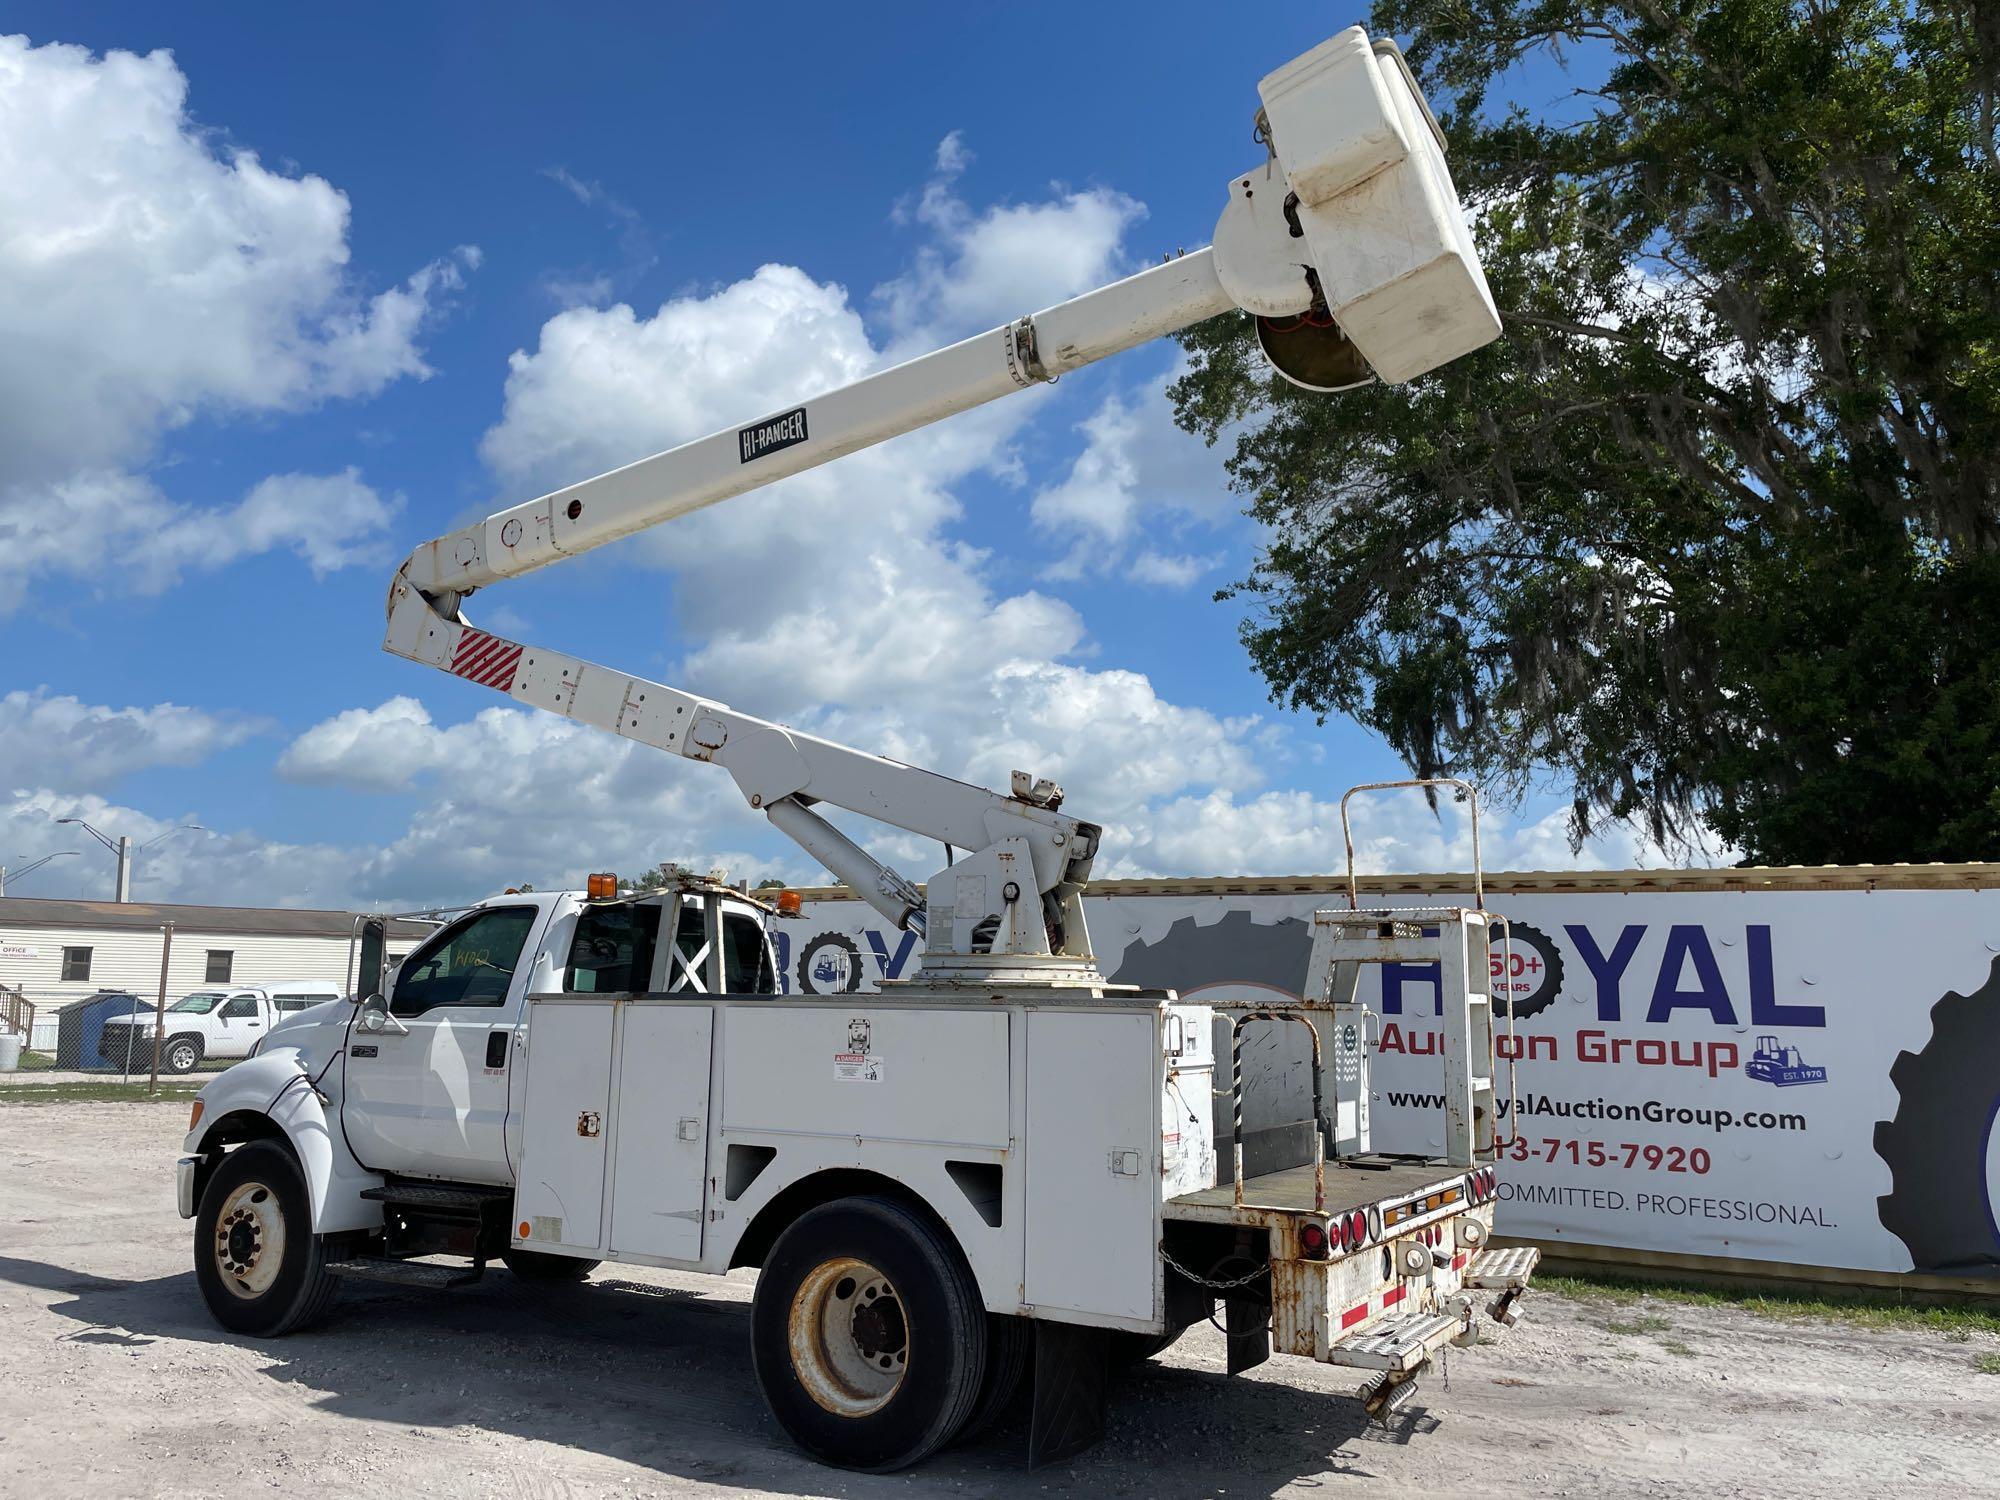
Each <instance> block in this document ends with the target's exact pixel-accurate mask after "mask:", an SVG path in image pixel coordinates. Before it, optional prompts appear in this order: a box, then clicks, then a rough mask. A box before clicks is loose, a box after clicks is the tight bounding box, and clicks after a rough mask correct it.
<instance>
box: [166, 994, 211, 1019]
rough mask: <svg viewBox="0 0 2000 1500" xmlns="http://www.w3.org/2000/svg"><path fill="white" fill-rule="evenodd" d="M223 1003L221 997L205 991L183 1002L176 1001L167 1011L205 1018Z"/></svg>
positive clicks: (190, 996)
mask: <svg viewBox="0 0 2000 1500" xmlns="http://www.w3.org/2000/svg"><path fill="white" fill-rule="evenodd" d="M221 1003H222V996H221V995H219V994H217V993H215V992H214V991H212V990H203V991H201V992H200V993H199V994H194V995H189V996H188V997H187V998H185V999H183V1000H176V1001H175V1002H174V1003H173V1004H172V1005H169V1006H168V1007H167V1009H168V1010H170V1011H179V1012H181V1013H182V1014H184V1015H190V1016H205V1015H207V1014H208V1013H209V1012H210V1011H212V1010H214V1009H215V1007H216V1006H218V1005H220V1004H221Z"/></svg>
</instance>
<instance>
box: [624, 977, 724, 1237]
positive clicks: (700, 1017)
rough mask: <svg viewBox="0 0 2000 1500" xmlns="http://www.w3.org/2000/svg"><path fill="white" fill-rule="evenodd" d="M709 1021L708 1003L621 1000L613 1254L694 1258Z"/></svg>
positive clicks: (703, 1160)
mask: <svg viewBox="0 0 2000 1500" xmlns="http://www.w3.org/2000/svg"><path fill="white" fill-rule="evenodd" d="M714 1021H715V1012H714V1011H713V1010H711V1009H710V1008H709V1007H707V1006H706V1005H661V1004H648V1003H647V1002H645V1001H643V1000H641V1001H633V1002H631V1003H629V1004H628V1005H626V1007H625V1024H624V1027H623V1029H622V1031H621V1033H620V1037H619V1042H618V1121H617V1144H616V1145H615V1146H613V1147H612V1151H613V1161H612V1174H611V1248H612V1249H613V1250H615V1251H617V1252H618V1253H619V1254H620V1255H652V1256H659V1257H661V1258H663V1259H667V1260H699V1259H701V1228H702V1211H703V1200H702V1186H703V1179H704V1177H705V1175H706V1172H707V1152H708V1064H709V1039H710V1037H711V1036H712V1034H713V1031H714Z"/></svg>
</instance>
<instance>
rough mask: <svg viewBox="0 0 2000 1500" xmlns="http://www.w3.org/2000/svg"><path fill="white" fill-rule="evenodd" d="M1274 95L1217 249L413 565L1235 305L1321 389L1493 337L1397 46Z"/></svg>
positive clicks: (1438, 150) (978, 390)
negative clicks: (1260, 144) (1263, 155)
mask: <svg viewBox="0 0 2000 1500" xmlns="http://www.w3.org/2000/svg"><path fill="white" fill-rule="evenodd" d="M1258 87H1259V92H1260V93H1261V95H1262V97H1263V100H1264V109H1263V110H1262V111H1261V112H1260V113H1259V115H1258V128H1259V131H1260V133H1261V134H1262V136H1263V138H1264V140H1265V141H1266V142H1267V144H1268V147H1269V151H1270V155H1269V157H1268V158H1267V160H1265V161H1264V162H1263V163H1262V164H1260V165H1259V166H1258V167H1256V168H1254V169H1253V170H1251V171H1249V172H1246V173H1243V174H1242V175H1241V176H1239V177H1237V178H1234V179H1232V180H1231V181H1230V183H1229V187H1228V201H1227V204H1226V206H1225V208H1224V210H1223V213H1222V217H1221V219H1220V220H1219V221H1218V223H1217V225H1216V233H1215V245H1214V247H1213V248H1212V249H1208V250H1202V251H1198V252H1196V253H1195V254H1192V255H1186V256H1181V257H1179V258H1178V259H1175V260H1170V261H1168V262H1166V263H1165V264H1163V265H1158V266H1154V267H1151V268H1150V269H1148V270H1145V271H1141V272H1140V273H1139V274H1138V275H1136V276H1130V277H1127V278H1126V279H1125V280H1123V281H1119V282H1114V283H1113V284H1112V285H1110V286H1107V287H1103V288H1100V289H1099V290H1097V291H1094V292H1087V293H1085V294H1084V295H1082V296H1080V297H1075V298H1072V299H1071V300H1070V301H1067V302H1062V303H1058V304H1057V305H1055V306H1054V307H1048V308H1044V309H1043V310H1042V311H1040V312H1037V313H1032V314H1029V315H1026V316H1023V317H1020V318H1017V319H1015V320H1014V321H1013V322H1010V323H1004V324H1002V325H1000V326H999V327H997V328H992V329H988V330H987V331H986V332H985V333H982V334H977V335H975V336H974V337H972V338H969V339H965V340H963V341H962V342H960V343H956V344H953V345H951V346H949V347H948V348H944V349H940V350H937V351H936V352H935V353H931V354H926V355H923V356H921V357H919V358H917V359H913V360H910V361H908V362H907V363H905V364H901V365H897V366H895V367H894V368H892V369H888V370H883V371H881V372H879V373H877V374H874V375H870V376H867V377H865V378H864V379H861V380H858V381H855V382H854V383H853V384H851V385H846V386H843V387H841V388H839V389H838V390H833V391H828V392H826V393H824V394H822V395H819V396H815V397H812V398H809V399H807V400H804V401H801V402H800V403H799V404H797V405H794V406H791V407H787V408H782V409H779V410H775V411H771V412H767V413H765V414H764V415H761V416H755V417H753V418H752V419H751V420H750V421H748V422H746V424H745V425H743V426H741V427H729V428H724V429H723V430H721V431H720V432H713V433H710V434H709V435H708V436H707V437H702V438H696V439H695V440H694V441H693V442H689V443H683V444H682V445H681V446H679V447H678V448H671V449H668V450H667V451H666V452H664V453H659V454H655V455H654V456H653V457H651V458H644V459H640V460H639V461H638V462H637V463H633V464H628V465H626V466H625V467H624V468H622V469H614V470H612V471H611V472H610V473H608V474H600V475H598V476H597V477H596V478H594V479H587V480H584V481H583V482H582V483H580V484H574V485H566V486H564V487H563V488H562V489H559V490H555V491H552V492H551V493H549V494H546V495H542V496H540V497H538V498H537V499H534V500H529V501H526V502H525V503H523V504H520V505H516V506H512V507H510V508H508V509H506V510H503V511H499V512H496V513H495V514H493V515H491V516H488V517H487V518H486V519H485V520H483V521H479V522H476V523H474V524H473V525H470V526H467V527H465V528H463V529H462V530H459V531H455V532H452V533H451V534H450V535H448V536H442V537H439V538H437V539H436V540H434V541H430V542H426V543H425V544H424V545H423V546H421V547H419V548H418V549H417V550H416V551H415V552H413V553H412V554H411V555H410V557H409V559H408V560H407V561H406V562H405V563H404V564H403V567H402V569H401V570H400V571H401V576H402V577H403V578H404V579H406V580H407V581H408V582H410V583H411V584H414V585H415V586H416V587H417V588H419V589H421V590H422V591H423V592H424V593H425V594H427V595H429V596H430V597H431V598H433V599H435V600H438V601H439V602H440V603H441V604H446V605H448V604H449V602H450V600H451V599H453V598H456V597H461V596H463V595H465V594H469V593H471V592H472V591H473V590H475V589H479V588H483V587H485V586H486V585H487V584H489V583H494V582H497V581H498V580H500V579H502V578H512V577H514V576H516V575H517V574H521V573H526V572H530V571H532V570H533V569H535V568H540V567H545V566H546V565H548V564H549V563H552V562H555V561H557V560H558V559H560V558H564V557H574V556H575V555H576V554H578V553H580V552H587V551H589V550H590V549H591V548H593V547H600V546H602V545H604V543H606V542H611V541H616V540H617V539H618V538H620V537H625V536H630V535H631V534H632V533H634V532H636V531H642V530H644V529H646V528H647V527H649V526H657V525H658V524H660V523H661V522H662V521H670V520H672V519H674V518H675V517H676V516H684V515H687V514H688V513H689V512H690V511H696V510H700V509H701V508H702V507H704V506H708V505H713V504H715V503H716V502H717V501H720V500H727V499H730V498H731V497H733V496H736V495H741V494H745V493H747V492H748V491H751V490H754V489H758V488H760V487H762V486H764V485H767V484H771V483H773V482H774V481H776V480H779V479H783V478H786V477H787V476H789V475H792V474H797V473H799V472H801V471H802V470H805V469H810V468H814V467H816V466H818V465H820V464H823V463H826V462H828V461H829V460H832V459H835V458H839V457H840V456H842V455H843V454H847V453H853V452H856V451H858V450H859V449H862V448H868V447H872V446H874V445H875V444H877V443H882V442H886V441H887V440H888V439H890V438H893V437H897V436H899V435H901V434H902V433H905V432H910V431H913V430H915V429H916V428H919V427H925V426H928V425H930V424H931V423H933V422H937V421H941V420H942V419H944V418H945V417H949V416H952V415H955V414H956V413H958V412H962V411H969V410H971V409H972V408H973V407H975V406H982V405H984V404H985V403H986V402H988V401H993V400H997V399H998V398H999V397H1001V396H1006V395H1011V394H1012V393H1013V392H1015V391H1019V390H1025V389H1026V388H1028V387H1029V386H1032V385H1036V384H1039V383H1042V382H1045V381H1051V380H1054V379H1056V378H1057V377H1058V376H1060V375H1062V374H1063V373H1065V372H1066V371H1069V370H1074V369H1078V368H1080V367H1082V366H1084V365H1087V364H1091V363H1093V362H1095V361H1097V360H1100V359H1104V358H1107V357H1109V356H1110V355H1113V354H1118V353H1120V352H1122V351H1124V350H1126V349H1131V348H1134V347H1136V346H1137V345H1139V344H1144V343H1148V342H1150V341H1151V340H1153V339H1156V338H1160V337H1163V336H1165V335H1167V334H1171V333H1176V332H1178V331H1179V330H1181V329H1183V328H1187V327H1190V326H1191V325H1193V324H1195V323H1199V322H1202V321H1203V320H1204V319H1207V318H1211V317H1214V316H1215V315H1216V314H1218V313H1223V312H1228V311H1230V310H1231V309H1233V308H1242V309H1244V310H1245V311H1248V312H1251V313H1254V314H1256V315H1257V317H1258V319H1259V323H1260V335H1261V338H1262V341H1263V344H1264V348H1265V352H1266V353H1267V354H1268V355H1269V356H1270V357H1271V359H1272V362H1273V363H1274V364H1275V365H1276V366H1277V368H1278V370H1279V372H1280V373H1281V374H1283V375H1285V377H1286V378H1287V379H1290V380H1293V381H1294V382H1295V383H1298V384H1302V385H1306V386H1308V387H1310V388H1312V389H1319V390H1332V389H1339V388H1341V387H1343V386H1347V385H1353V384H1357V383H1360V382H1363V381H1366V380H1368V379H1370V378H1373V376H1379V377H1380V378H1382V379H1385V380H1408V379H1411V378H1412V377H1414V376H1416V375H1420V374H1423V373H1424V372H1425V371H1427V370H1431V369H1434V368H1435V367H1436V366H1438V365H1441V364H1444V363H1445V362H1447V361H1448V360H1452V359H1455V358H1457V357H1458V356H1459V355H1461V354H1464V353H1466V352H1467V351H1468V350H1471V349H1476V348H1478V347H1479V346H1480V345H1481V344H1484V343H1487V342H1488V341H1490V340H1491V339H1493V338H1494V337H1496V336H1497V335H1498V334H1499V331H1500V320H1499V316H1498V314H1497V313H1496V312H1495V311H1494V308H1493V301H1492V298H1491V297H1490V296H1489V295H1488V293H1487V290H1486V280H1485V277H1484V275H1483V274H1482V273H1481V271H1480V267H1479V259H1478V256H1477V255H1476V254H1475V252H1474V250H1473V247H1472V242H1471V237H1470V235H1469V234H1468V233H1467V230H1466V226H1465V221H1464V218H1463V216H1462V215H1461V214H1460V212H1459V207H1458V198H1457V194H1456V192H1455V190H1454V189H1453V187H1452V184H1451V176H1450V173H1449V172H1448V171H1447V170H1446V168H1445V163H1444V151H1443V140H1442V137H1441V136H1440V135H1439V134H1438V131H1437V125H1436V122H1435V121H1434V120H1433V119H1432V118H1431V114H1430V110H1429V107H1428V106H1427V105H1426V104H1425V103H1424V100H1423V96H1422V94H1420V93H1419V92H1418V91H1417V87H1416V83H1415V81H1414V80H1413V79H1412V78H1411V77H1410V74H1409V69H1408V68H1407V67H1406V66H1404V64H1403V60H1402V55H1401V54H1400V53H1399V52H1397V51H1396V49H1395V46H1394V44H1392V43H1379V42H1378V43H1374V44H1371V43H1370V42H1369V40H1368V37H1367V35H1366V33H1364V32H1363V31H1362V30H1361V28H1360V27H1358V26H1357V27H1350V28H1349V29H1348V30H1346V31H1344V32H1341V33H1340V34H1339V35H1338V36H1336V37H1334V38H1332V39H1331V40H1330V41H1327V42H1325V43H1323V44H1321V45H1320V46H1318V47H1315V48H1314V49H1313V50H1312V51H1311V52H1308V53H1306V54H1305V55H1304V56H1303V57H1300V58H1297V59H1295V60H1294V61H1292V62H1291V63H1288V64H1287V65H1286V66H1284V67H1282V68H1280V69H1278V70H1277V71H1276V72H1273V73H1271V74H1270V75H1269V76H1268V77H1266V78H1265V79H1264V80H1263V82H1262V83H1261V84H1260V85H1259V86H1258ZM447 612H449V611H447Z"/></svg>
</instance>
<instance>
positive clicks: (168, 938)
mask: <svg viewBox="0 0 2000 1500" xmlns="http://www.w3.org/2000/svg"><path fill="white" fill-rule="evenodd" d="M125 842H126V843H128V844H129V843H131V842H132V841H131V840H130V839H127V840H126V841H125ZM160 931H161V932H162V933H163V934H164V935H163V936H162V937H161V939H160V998H159V1001H158V1003H157V1004H155V1005H154V1007H153V1082H152V1086H151V1087H152V1092H153V1093H155V1094H157V1093H159V1091H160V1039H161V1038H162V1037H163V1036H165V1035H166V1032H167V960H168V959H169V958H171V957H173V953H174V924H173V923H171V922H169V923H167V925H166V926H165V927H163V928H161V929H160Z"/></svg>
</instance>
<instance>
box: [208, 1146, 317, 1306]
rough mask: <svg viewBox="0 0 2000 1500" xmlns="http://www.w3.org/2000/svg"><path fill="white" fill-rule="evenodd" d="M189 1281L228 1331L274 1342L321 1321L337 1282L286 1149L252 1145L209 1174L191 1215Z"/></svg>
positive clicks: (302, 1183) (302, 1184) (295, 1163)
mask: <svg viewBox="0 0 2000 1500" xmlns="http://www.w3.org/2000/svg"><path fill="white" fill-rule="evenodd" d="M274 1251H275V1254H274ZM194 1279H195V1283H196V1285H198V1286H199V1287H200V1288H201V1299H202V1301H203V1302H205V1303H207V1304H208V1310H209V1312H210V1314H211V1315H213V1317H214V1318H215V1321H216V1322H218V1323H220V1324H221V1325H222V1326H223V1327H224V1328H227V1329H229V1330H230V1332H232V1333H246V1334H249V1335H251V1336H252V1337H253V1338H278V1337H280V1336H281V1335H284V1334H287V1333H295V1332H297V1331H298V1330H299V1329H301V1328H304V1327H306V1326H307V1325H308V1324H311V1323H314V1322H317V1321H318V1320H319V1318H320V1317H321V1316H322V1315H324V1313H325V1312H326V1309H327V1306H328V1304H329V1303H331V1302H332V1301H333V1294H334V1292H335V1291H336V1290H337V1289H338V1288H339V1285H340V1283H339V1281H338V1280H337V1279H336V1278H335V1277H333V1276H331V1275H329V1274H328V1272H327V1269H326V1247H325V1243H324V1240H323V1238H322V1237H321V1236H319V1235H316V1234H314V1233H313V1232H312V1205H311V1203H310V1201H309V1200H308V1199H307V1196H306V1183H305V1178H304V1176H303V1175H302V1174H301V1173H300V1171H299V1164H298V1161H297V1160H296V1159H295V1158H294V1157H293V1156H292V1153H291V1152H290V1151H288V1150H286V1149H285V1148H284V1147H283V1146H280V1145H278V1144H277V1143H276V1142H275V1141H252V1142H251V1143H250V1144H249V1145H247V1146H239V1147H237V1148H236V1149H235V1150H234V1151H232V1152H230V1153H229V1154H228V1155H227V1156H225V1157H223V1159H222V1163H221V1165H220V1166H218V1167H217V1168H216V1169H215V1170H214V1172H212V1173H210V1174H209V1179H208V1186H207V1187H206V1188H205V1189H204V1190H203V1192H202V1195H201V1207H200V1208H199V1209H197V1210H196V1212H195V1216H194Z"/></svg>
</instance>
